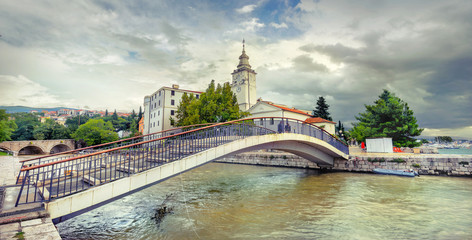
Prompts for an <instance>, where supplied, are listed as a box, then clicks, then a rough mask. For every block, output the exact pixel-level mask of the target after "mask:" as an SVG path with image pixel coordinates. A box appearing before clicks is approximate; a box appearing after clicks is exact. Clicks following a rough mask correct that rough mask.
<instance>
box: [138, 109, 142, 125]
mask: <svg viewBox="0 0 472 240" xmlns="http://www.w3.org/2000/svg"><path fill="white" fill-rule="evenodd" d="M142 117H143V110H142V109H141V106H139V113H138V121H139V120H141V118H142Z"/></svg>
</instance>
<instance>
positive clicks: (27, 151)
mask: <svg viewBox="0 0 472 240" xmlns="http://www.w3.org/2000/svg"><path fill="white" fill-rule="evenodd" d="M39 154H45V152H44V151H43V150H42V149H41V148H40V147H37V146H26V147H24V148H22V149H20V151H18V155H39Z"/></svg>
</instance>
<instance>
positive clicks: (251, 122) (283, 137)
mask: <svg viewBox="0 0 472 240" xmlns="http://www.w3.org/2000/svg"><path fill="white" fill-rule="evenodd" d="M280 123H284V124H285V125H286V124H289V125H290V126H291V128H290V132H280V133H279V132H277V131H276V130H277V125H279V124H280ZM259 149H277V150H283V151H286V152H290V153H293V154H296V155H299V156H301V157H303V158H306V159H307V160H310V161H313V162H315V163H317V164H318V165H319V166H321V167H329V166H332V165H333V161H334V158H344V159H347V158H348V154H349V152H348V151H349V150H348V149H349V148H348V146H347V145H345V144H344V143H342V142H341V141H339V140H338V139H337V138H335V137H334V136H332V135H330V134H329V133H327V132H326V131H324V130H323V129H320V128H318V127H317V126H315V125H311V124H307V123H304V122H301V121H298V120H295V119H288V118H252V119H244V120H236V121H231V122H226V123H218V124H212V125H209V126H188V127H182V128H178V129H172V130H169V131H164V132H159V133H154V134H150V135H145V136H140V137H135V138H129V139H125V140H121V141H117V142H113V143H109V144H102V145H98V146H92V147H88V148H84V149H78V150H76V151H71V152H68V153H67V154H69V155H66V156H60V157H58V156H55V157H54V156H51V157H46V158H36V159H32V160H26V161H24V162H23V164H24V166H25V167H24V168H22V170H21V172H20V174H19V176H18V183H19V184H21V191H20V194H19V196H18V199H17V205H18V204H27V203H33V202H44V203H45V206H46V209H47V210H48V212H49V213H50V215H51V218H53V219H56V222H59V221H63V220H65V219H67V218H70V217H71V216H73V215H77V214H80V213H82V212H85V211H89V210H91V209H93V208H96V207H98V206H101V205H103V204H106V203H108V202H111V201H114V200H116V199H118V198H121V197H123V196H126V195H128V194H131V193H134V192H137V191H139V190H141V189H143V188H146V187H149V186H151V185H153V184H155V183H158V182H160V181H163V180H165V179H168V178H170V177H173V176H176V175H178V174H180V173H183V172H185V171H188V170H191V169H193V168H196V167H199V166H201V165H203V164H206V163H208V162H211V161H213V160H215V159H218V158H223V157H226V156H231V155H234V154H237V153H242V152H247V151H254V150H259Z"/></svg>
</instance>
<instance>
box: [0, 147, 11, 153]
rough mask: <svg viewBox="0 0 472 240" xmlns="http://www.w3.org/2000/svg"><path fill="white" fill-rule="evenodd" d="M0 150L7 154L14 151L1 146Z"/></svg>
mask: <svg viewBox="0 0 472 240" xmlns="http://www.w3.org/2000/svg"><path fill="white" fill-rule="evenodd" d="M0 150H3V151H5V152H12V150H11V149H10V148H8V147H5V146H0Z"/></svg>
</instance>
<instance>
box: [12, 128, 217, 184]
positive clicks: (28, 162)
mask: <svg viewBox="0 0 472 240" xmlns="http://www.w3.org/2000/svg"><path fill="white" fill-rule="evenodd" d="M212 124H214V123H204V124H195V125H190V126H184V127H178V128H173V129H169V130H165V131H160V132H155V133H150V134H146V135H140V136H135V137H130V138H124V139H120V140H117V141H113V142H108V143H103V144H98V145H93V146H89V147H84V148H79V149H74V150H70V151H64V152H59V153H54V154H49V155H46V156H39V157H35V158H30V159H25V160H21V161H20V163H21V164H22V165H21V168H26V167H33V166H37V165H41V164H45V163H50V162H57V161H60V160H64V159H69V158H73V157H78V156H83V155H85V154H90V153H94V152H99V151H103V150H107V149H112V148H116V147H121V146H126V145H129V144H134V143H138V142H142V141H144V140H152V139H157V138H162V137H166V136H171V135H175V134H177V133H181V132H184V131H187V130H190V129H195V128H199V127H202V126H208V125H212ZM24 173H25V172H22V171H20V174H18V176H17V179H16V180H17V181H16V183H17V184H18V183H20V181H19V180H20V179H22V177H24Z"/></svg>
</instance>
